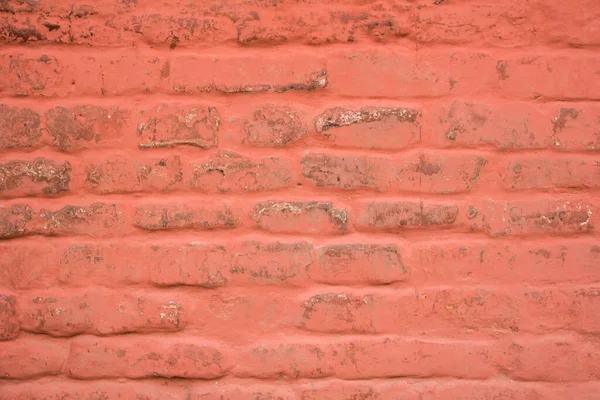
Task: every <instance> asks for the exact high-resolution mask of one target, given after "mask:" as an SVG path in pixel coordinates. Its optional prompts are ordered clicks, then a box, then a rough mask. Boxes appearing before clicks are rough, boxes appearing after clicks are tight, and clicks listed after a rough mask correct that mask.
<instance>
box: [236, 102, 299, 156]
mask: <svg viewBox="0 0 600 400" xmlns="http://www.w3.org/2000/svg"><path fill="white" fill-rule="evenodd" d="M305 118H306V117H305V115H304V113H302V112H301V111H299V110H296V109H294V108H292V107H289V106H286V105H278V104H272V103H267V104H265V105H263V106H261V107H258V108H256V109H255V110H254V112H253V113H252V116H251V117H250V116H248V117H246V118H245V120H244V128H243V130H244V132H245V140H246V142H247V143H249V144H250V145H253V146H265V147H283V146H288V145H292V144H294V143H295V142H297V141H300V140H301V139H302V138H303V137H304V136H305V135H306V134H307V132H308V126H307V123H306V122H305Z"/></svg>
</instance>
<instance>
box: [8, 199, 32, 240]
mask: <svg viewBox="0 0 600 400" xmlns="http://www.w3.org/2000/svg"><path fill="white" fill-rule="evenodd" d="M33 216H34V212H33V209H32V208H31V207H29V206H28V205H26V204H14V205H11V206H5V207H0V239H10V238H14V237H19V236H25V235H27V234H28V233H29V232H30V224H31V223H32V221H31V220H32V218H33Z"/></svg>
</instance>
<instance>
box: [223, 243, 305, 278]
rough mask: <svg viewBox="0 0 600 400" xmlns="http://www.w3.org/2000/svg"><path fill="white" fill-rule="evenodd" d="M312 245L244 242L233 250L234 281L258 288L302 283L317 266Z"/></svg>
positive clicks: (232, 270)
mask: <svg viewBox="0 0 600 400" xmlns="http://www.w3.org/2000/svg"><path fill="white" fill-rule="evenodd" d="M315 264H316V262H315V257H314V246H313V245H312V244H311V243H309V242H296V243H281V242H259V241H248V242H244V243H242V244H240V245H238V246H235V248H234V249H233V260H232V262H231V268H230V269H229V273H230V275H231V279H232V280H234V281H239V282H252V283H254V284H265V285H266V284H277V283H290V284H293V283H300V282H303V281H306V280H307V278H308V277H307V271H309V270H310V269H311V268H312V267H313V266H314V265H315Z"/></svg>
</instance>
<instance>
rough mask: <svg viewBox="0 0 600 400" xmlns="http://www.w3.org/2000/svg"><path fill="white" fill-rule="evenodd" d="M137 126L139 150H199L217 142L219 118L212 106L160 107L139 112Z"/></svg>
mask: <svg viewBox="0 0 600 400" xmlns="http://www.w3.org/2000/svg"><path fill="white" fill-rule="evenodd" d="M140 118H141V119H142V121H143V122H140V123H139V124H138V127H137V133H138V136H139V141H140V142H139V146H140V148H142V149H146V148H156V147H173V146H178V145H189V146H196V147H201V148H205V149H206V148H210V147H215V146H216V145H217V143H218V137H217V133H218V131H219V125H220V119H219V114H218V113H217V110H216V109H215V108H214V107H206V106H202V105H192V106H179V105H171V104H162V105H160V106H157V107H155V108H153V109H148V110H143V111H142V112H141V115H140Z"/></svg>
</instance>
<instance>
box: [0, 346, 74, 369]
mask: <svg viewBox="0 0 600 400" xmlns="http://www.w3.org/2000/svg"><path fill="white" fill-rule="evenodd" d="M68 355H69V345H68V343H66V342H63V341H56V340H50V339H37V338H32V337H27V338H25V337H22V338H20V339H18V340H15V341H9V342H0V375H1V376H2V377H4V378H12V379H29V378H36V377H39V376H46V375H59V374H60V373H61V372H62V368H63V364H64V363H65V361H66V360H67V357H68Z"/></svg>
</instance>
